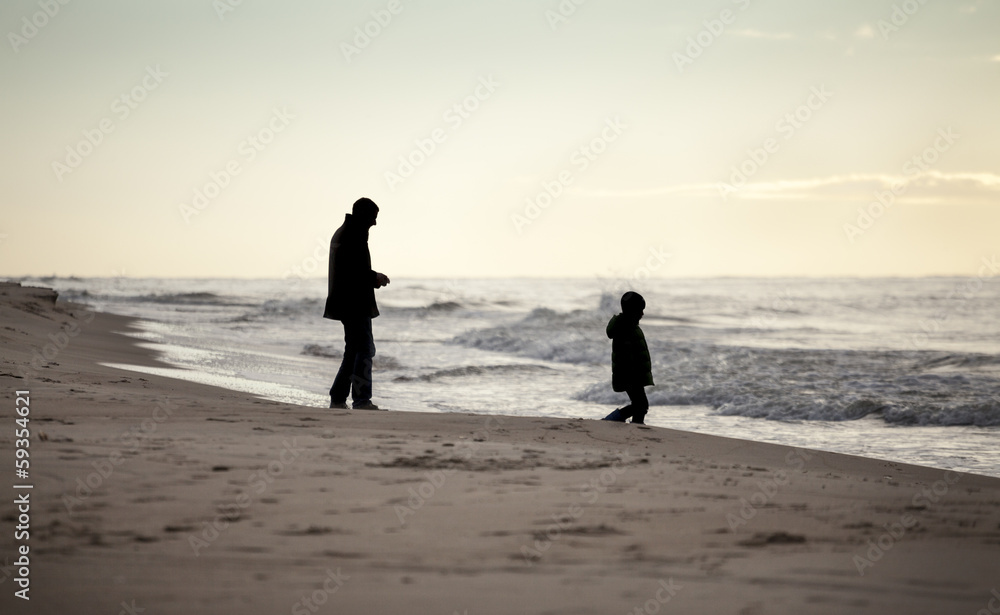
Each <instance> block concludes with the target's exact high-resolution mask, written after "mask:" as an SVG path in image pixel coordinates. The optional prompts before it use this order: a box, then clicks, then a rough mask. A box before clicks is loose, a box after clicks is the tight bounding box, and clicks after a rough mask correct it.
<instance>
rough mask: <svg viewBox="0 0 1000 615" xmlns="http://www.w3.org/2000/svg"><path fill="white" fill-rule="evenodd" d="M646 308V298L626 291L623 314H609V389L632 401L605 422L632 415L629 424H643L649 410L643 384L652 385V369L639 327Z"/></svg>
mask: <svg viewBox="0 0 1000 615" xmlns="http://www.w3.org/2000/svg"><path fill="white" fill-rule="evenodd" d="M645 308H646V300H645V299H643V298H642V295H640V294H639V293H634V292H632V291H629V292H627V293H625V294H624V295H622V313H621V314H616V315H614V316H612V317H611V321H610V322H608V337H610V338H611V340H612V342H611V388H612V389H614V390H615V391H625V392H626V393H628V398H629V401H630V402H631V403H630V404H629V405H627V406H625V407H624V408H618V409H617V410H615V411H614V412H612V413H611V414H609V415H608V416H606V417H604V420H605V421H618V422H619V423H624V422H625V419H627V418H629V417H632V423H634V424H638V425H643V424H644V421H643V419H645V417H646V411H647V410H649V401H648V400H647V399H646V391H645V389H644V388H643V387H647V386H653V369H652V361H650V358H649V348H648V347H647V346H646V337H645V336H644V335H643V334H642V329H640V328H639V319H640V318H642V311H643V310H644V309H645Z"/></svg>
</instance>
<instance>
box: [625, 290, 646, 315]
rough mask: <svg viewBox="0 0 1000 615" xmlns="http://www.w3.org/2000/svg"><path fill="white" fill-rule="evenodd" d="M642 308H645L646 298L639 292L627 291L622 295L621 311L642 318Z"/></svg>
mask: <svg viewBox="0 0 1000 615" xmlns="http://www.w3.org/2000/svg"><path fill="white" fill-rule="evenodd" d="M644 309H646V300H645V299H643V298H642V295H640V294H639V293H636V292H632V291H628V292H627V293H625V294H624V295H622V313H623V314H625V315H626V316H633V317H635V318H642V311H643V310H644Z"/></svg>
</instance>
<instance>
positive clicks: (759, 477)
mask: <svg viewBox="0 0 1000 615" xmlns="http://www.w3.org/2000/svg"><path fill="white" fill-rule="evenodd" d="M0 320H2V322H3V328H2V330H0V338H2V340H3V351H2V359H3V364H2V366H0V381H2V382H3V384H4V388H5V394H4V398H5V399H6V400H7V401H6V410H5V412H4V416H5V417H7V418H6V420H7V421H8V424H7V426H6V427H5V428H4V430H3V434H4V435H3V442H4V453H3V459H4V465H5V466H6V467H7V468H8V470H7V472H6V473H5V474H6V476H7V477H8V478H7V480H5V481H4V483H5V486H4V487H3V488H4V490H5V491H6V493H7V496H8V497H6V498H5V504H4V505H3V507H2V515H3V522H4V523H3V525H4V528H5V529H4V532H3V539H2V541H0V544H2V549H3V551H2V557H3V558H4V564H5V566H4V568H3V569H2V572H0V581H2V582H0V589H2V596H3V597H2V598H0V604H2V605H4V606H3V607H2V608H3V612H4V613H80V614H84V613H120V612H123V613H140V612H145V613H147V614H153V613H156V614H159V613H185V614H191V613H246V614H252V613H254V614H255V613H293V614H304V613H323V612H326V613H422V614H423V613H438V614H442V615H451V614H452V613H459V614H463V615H464V614H466V613H467V614H468V615H479V614H483V615H488V614H507V613H539V614H541V613H551V614H587V613H595V614H597V613H601V614H607V613H623V614H624V613H658V612H663V613H733V614H737V613H739V614H746V615H758V614H760V615H763V614H769V613H847V612H849V613H873V614H875V613H877V614H888V613H928V614H929V613H969V614H970V615H971V614H974V613H977V612H983V610H984V609H985V612H991V611H990V605H991V604H992V605H993V607H996V606H997V605H998V604H1000V599H998V598H997V596H1000V592H998V591H997V588H998V587H1000V480H998V479H995V478H988V477H981V476H975V475H970V474H961V473H954V472H946V471H944V470H939V469H932V468H925V467H918V466H910V465H905V464H899V463H892V462H885V461H878V460H873V459H866V458H861V457H852V456H847V455H839V454H833V453H825V452H818V451H809V450H800V449H792V448H787V447H781V446H776V445H770V444H762V443H754V442H748V441H742V440H735V439H727V438H720V437H712V436H705V435H699V434H693V433H687V432H680V431H672V430H667V429H662V428H655V427H643V426H632V425H624V424H610V423H604V422H600V421H595V420H585V419H575V420H567V419H550V418H524V417H502V416H496V417H489V416H482V415H472V414H429V413H417V412H405V410H406V408H403V407H395V408H393V410H394V411H392V412H370V411H367V412H366V411H345V410H330V409H326V408H308V407H296V406H290V405H283V404H278V403H274V402H270V401H264V400H260V399H255V398H253V397H251V396H248V395H245V394H241V393H235V392H231V391H227V390H224V389H218V388H213V387H208V386H203V385H198V384H193V383H190V382H183V381H178V380H171V379H166V378H160V377H156V376H151V375H143V374H139V373H136V372H128V371H122V370H118V369H113V368H110V367H106V366H102V365H101V363H126V364H144V365H155V364H156V363H157V359H156V355H155V353H154V351H152V350H149V349H146V348H142V347H139V346H138V345H136V343H135V342H136V340H135V339H134V338H131V337H128V336H126V335H123V334H122V333H121V332H123V331H127V330H128V329H129V327H130V322H131V321H130V320H129V319H127V318H123V317H119V316H113V315H108V314H100V313H96V314H95V313H93V312H90V311H88V310H87V309H86V308H84V307H82V306H75V305H69V304H64V303H62V302H61V301H60V302H56V301H55V294H54V293H53V292H51V291H47V290H44V289H34V288H21V287H19V286H17V285H11V284H4V285H2V286H0ZM333 369H334V366H333V365H331V374H332V371H333ZM377 377H378V376H377V375H376V378H377ZM17 391H28V392H29V395H28V397H30V415H29V418H30V422H29V423H28V428H29V429H30V438H29V446H28V450H29V451H30V475H29V476H28V477H27V478H26V479H19V478H17V477H15V474H14V457H15V453H14V449H15V440H16V438H15V437H14V434H15V429H17V428H18V426H16V425H15V422H14V421H15V419H16V418H17V414H16V412H15V408H16V403H15V398H16V397H17V394H16V392H17ZM653 411H654V412H655V409H654V410H653ZM25 483H27V484H31V485H32V488H31V489H30V490H28V489H15V488H14V485H21V484H25ZM25 493H28V494H29V496H30V497H29V500H30V506H24V505H22V506H21V507H20V508H19V504H16V503H14V502H15V499H16V498H19V497H24V496H23V494H25ZM22 501H23V500H22ZM25 509H28V511H29V512H27V513H25V512H24V510H25ZM22 514H27V515H29V517H30V519H29V523H28V525H29V527H28V528H27V534H28V535H27V536H24V535H23V534H21V537H20V538H18V537H17V536H18V534H17V533H16V532H15V526H17V525H19V523H20V522H21V521H23V518H21V515H22ZM25 546H27V547H28V548H29V551H28V555H27V558H28V559H29V560H30V564H29V565H28V566H27V567H26V568H27V569H28V570H27V572H28V579H29V582H30V585H29V591H28V592H27V595H28V596H29V597H30V600H29V601H25V600H22V599H19V598H17V597H15V592H16V591H18V590H20V589H21V588H22V586H21V585H19V584H18V583H19V577H21V576H22V575H21V569H22V568H24V567H19V566H16V565H14V563H15V561H16V560H17V559H18V558H19V557H20V555H19V552H18V549H23V547H25ZM20 583H22V584H23V583H25V582H24V581H20ZM991 600H992V602H991ZM992 612H997V611H992Z"/></svg>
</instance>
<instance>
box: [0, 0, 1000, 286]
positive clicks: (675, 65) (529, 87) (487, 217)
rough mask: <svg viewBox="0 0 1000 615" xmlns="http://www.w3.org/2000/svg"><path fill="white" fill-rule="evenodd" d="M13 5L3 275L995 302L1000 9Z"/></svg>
mask: <svg viewBox="0 0 1000 615" xmlns="http://www.w3.org/2000/svg"><path fill="white" fill-rule="evenodd" d="M66 1H67V0H34V1H25V0H5V1H4V2H3V5H2V8H0V33H3V34H4V40H3V42H2V43H0V44H2V45H3V46H4V47H3V49H2V50H0V74H2V75H3V80H2V83H3V88H2V91H0V108H2V113H0V135H2V140H3V143H4V144H5V145H6V147H4V148H3V149H2V151H0V169H2V171H0V196H2V199H3V202H2V207H3V212H4V213H3V216H2V217H0V275H2V276H22V275H59V276H70V275H76V276H122V275H124V276H135V277H150V276H163V277H248V278H275V277H282V276H286V275H289V274H290V273H291V272H293V271H295V272H302V273H304V274H307V275H315V276H320V277H321V276H324V275H325V266H326V265H325V259H326V250H327V248H328V244H329V238H330V236H331V235H332V233H333V232H334V231H335V230H336V228H337V227H338V226H339V225H340V224H341V223H342V222H343V219H344V214H345V213H348V212H349V211H350V207H351V204H352V203H353V202H354V201H355V200H356V199H357V198H359V197H362V196H367V197H370V198H372V199H374V200H375V201H376V202H377V203H378V204H379V206H380V208H381V213H380V215H379V220H378V226H376V227H375V228H373V229H372V231H371V238H370V247H371V251H372V256H373V266H374V267H375V269H377V270H379V271H382V272H384V273H386V274H387V275H389V276H390V277H494V276H512V277H513V276H517V277H520V276H532V277H584V276H617V277H643V276H647V275H649V276H656V277H688V276H694V277H698V276H705V277H708V276H865V277H868V276H925V275H970V276H974V275H977V272H978V271H980V270H981V269H982V262H983V259H987V260H989V259H992V258H994V257H995V256H1000V241H998V233H997V230H998V229H1000V121H998V119H997V118H998V115H997V101H1000V37H998V36H997V34H998V32H1000V1H998V0H923V1H921V0H906V1H901V0H840V1H838V2H829V1H821V0H714V1H698V2H694V1H684V0H672V1H653V0H617V1H615V2H612V1H611V0H561V1H559V0H539V1H529V0H504V1H503V2H500V1H493V2H486V1H482V2H478V1H470V0H464V1H458V0H454V1H453V0H374V1H368V0H365V1H357V2H326V1H321V0H299V1H296V2H278V1H276V0H272V1H268V0H169V1H167V0H146V1H142V2H136V1H135V0H120V1H112V0H93V1H90V2H72V1H70V2H67V3H66V4H62V2H66Z"/></svg>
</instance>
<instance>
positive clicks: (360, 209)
mask: <svg viewBox="0 0 1000 615" xmlns="http://www.w3.org/2000/svg"><path fill="white" fill-rule="evenodd" d="M351 214H352V215H353V216H354V217H355V218H356V219H357V220H358V221H359V222H364V223H366V224H367V225H368V226H375V224H376V219H377V218H378V205H376V204H375V201H373V200H371V199H369V198H368V197H362V198H360V199H358V200H357V201H354V207H353V208H351Z"/></svg>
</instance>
